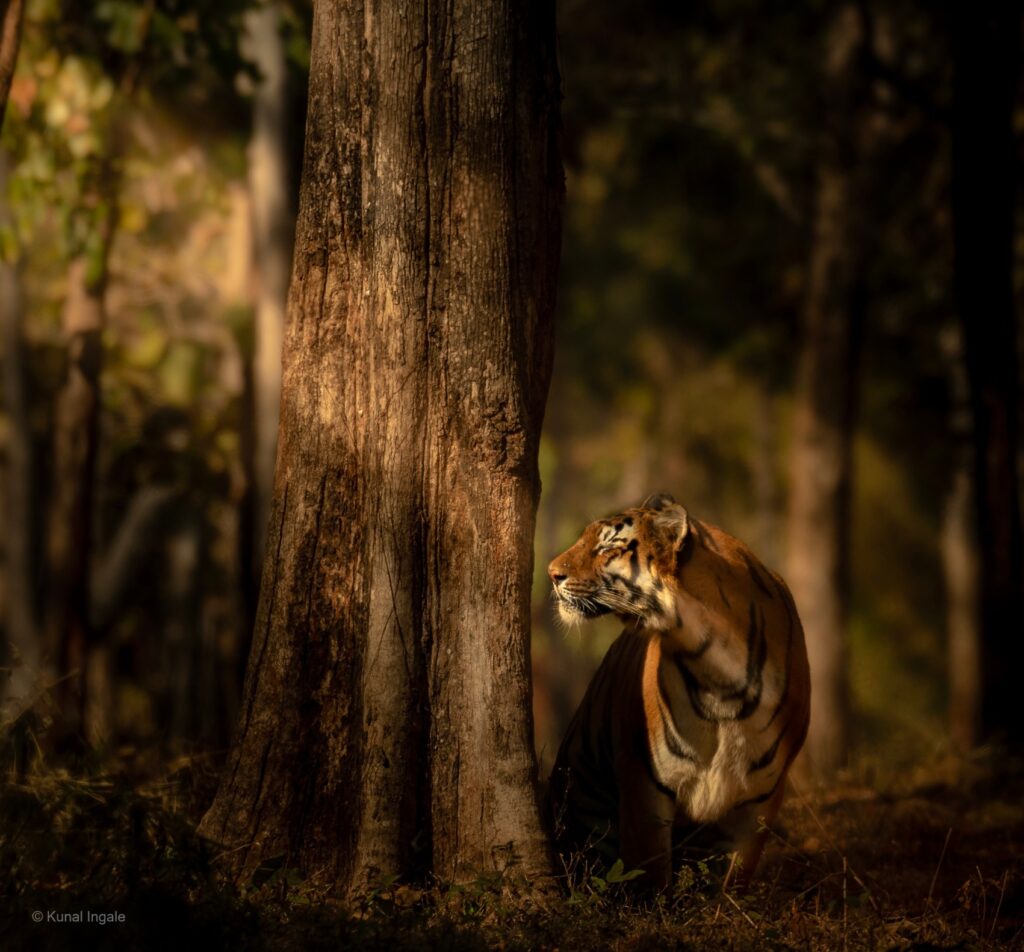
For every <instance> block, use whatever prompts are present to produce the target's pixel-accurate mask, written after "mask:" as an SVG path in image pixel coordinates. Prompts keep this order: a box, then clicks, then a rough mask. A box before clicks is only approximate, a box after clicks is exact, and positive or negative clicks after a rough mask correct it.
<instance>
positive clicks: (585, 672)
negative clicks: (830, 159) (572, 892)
mask: <svg viewBox="0 0 1024 952" xmlns="http://www.w3.org/2000/svg"><path fill="white" fill-rule="evenodd" d="M833 10H834V7H833V6H831V5H829V4H826V3H823V2H809V3H803V4H787V3H757V4H753V3H749V2H744V0H716V2H714V3H710V4H702V5H700V6H699V7H697V8H694V7H692V6H690V7H687V6H685V5H683V6H679V5H677V4H669V3H660V2H648V3H644V4H642V5H641V6H640V7H639V8H638V7H635V6H631V7H628V8H626V7H622V6H621V5H617V4H614V3H610V2H588V3H582V2H579V0H577V2H566V3H564V4H562V5H561V8H560V30H561V38H560V49H561V59H562V74H563V83H564V88H565V103H564V125H565V142H566V165H567V169H566V171H567V185H568V200H567V206H566V223H565V240H564V243H563V248H564V251H563V265H562V275H561V290H560V301H559V316H558V331H557V333H558V339H557V348H556V358H555V360H556V366H555V373H554V378H553V382H552V391H551V398H550V400H549V403H548V410H547V418H546V424H545V435H544V441H543V446H542V452H541V471H542V479H543V483H544V495H543V498H542V501H541V511H540V515H539V522H538V525H539V532H538V537H537V550H536V560H535V562H536V579H535V602H536V604H537V605H538V611H537V612H536V613H535V623H536V624H535V630H536V634H535V638H534V647H535V656H536V657H535V673H536V675H537V679H538V688H537V692H538V695H539V697H540V705H541V707H542V708H543V716H538V730H537V733H538V747H539V748H540V749H542V750H543V751H544V752H545V758H544V759H545V760H548V761H549V758H550V756H551V755H552V754H553V749H554V747H556V746H557V742H558V739H559V738H560V736H561V732H562V731H563V730H564V722H558V720H559V718H560V717H562V716H564V715H562V714H560V713H559V712H564V711H569V712H571V710H572V708H573V706H574V703H575V699H577V698H578V697H579V696H580V694H581V693H582V690H583V688H584V686H585V685H586V683H587V680H588V679H589V676H590V673H591V672H592V671H593V670H594V668H595V666H596V664H597V662H598V661H599V659H600V657H601V656H602V654H603V652H604V650H605V649H606V648H607V646H608V644H609V643H610V640H611V639H612V638H613V637H614V635H615V625H614V623H613V622H605V623H604V624H601V625H589V626H587V627H586V628H584V629H583V630H582V632H581V633H579V634H578V635H573V636H572V637H571V638H570V639H568V641H567V640H566V636H565V635H564V633H563V632H561V630H560V629H559V627H558V625H557V623H556V622H554V621H553V619H552V617H551V613H550V612H549V611H547V610H546V608H544V607H543V606H544V605H545V602H546V598H547V593H548V590H549V585H548V582H547V578H546V575H545V572H544V570H545V567H546V565H547V563H548V561H549V560H550V559H551V558H552V556H554V555H555V554H557V553H558V552H559V551H561V550H562V549H563V548H565V547H566V546H568V545H570V544H571V543H572V542H573V541H574V540H575V538H576V537H577V535H578V534H579V532H580V531H581V529H582V528H583V526H584V525H586V524H587V523H588V522H590V521H591V520H593V519H595V518H598V517H600V516H602V515H604V514H606V513H607V512H611V511H615V510H617V509H620V508H622V507H623V506H626V505H635V504H636V503H637V502H638V501H639V500H640V499H642V498H643V496H644V495H646V494H647V493H648V492H651V491H654V490H667V491H670V492H672V493H673V494H675V495H676V496H677V498H679V499H680V500H681V501H682V502H683V503H684V504H685V505H687V506H688V507H689V508H690V510H691V511H692V512H693V513H694V514H695V515H696V516H698V517H699V518H703V519H706V520H708V521H710V522H713V523H716V524H719V525H721V526H722V527H723V528H725V529H726V530H727V531H729V532H732V533H733V534H735V535H737V536H739V537H740V538H743V539H744V540H745V541H747V542H748V543H749V544H750V545H751V546H752V547H753V548H754V550H755V551H756V552H758V554H759V555H760V556H761V557H762V558H763V559H764V560H765V561H766V562H767V563H768V564H769V565H772V566H773V567H776V568H780V569H784V567H785V563H784V557H785V551H786V547H785V538H784V531H785V518H784V514H785V506H786V495H787V489H786V484H787V466H788V459H787V448H788V447H787V438H788V432H789V418H790V414H791V390H792V385H793V374H794V371H795V363H796V356H797V344H798V339H799V332H800V309H801V306H802V300H803V288H804V282H805V274H806V269H807V265H808V260H809V257H810V253H811V249H812V243H813V233H812V227H811V226H812V214H813V207H814V186H815V182H816V169H815V164H814V163H815V157H816V155H817V152H818V147H819V145H820V144H821V142H822V141H823V137H824V136H829V135H834V134H835V133H836V130H837V128H838V126H839V124H841V123H842V122H843V121H844V118H846V117H844V116H836V115H831V114H829V112H828V111H827V110H826V109H825V106H824V103H823V101H822V95H821V89H822V85H823V84H822V82H821V70H822V66H821V58H822V35H823V30H824V26H825V24H826V23H827V22H828V18H829V17H830V16H831V15H832V12H833ZM862 10H864V11H867V12H869V13H870V18H869V26H870V28H871V30H872V33H873V42H872V44H871V52H870V53H869V54H866V55H865V57H864V62H863V63H862V64H861V67H860V68H862V69H864V70H865V71H866V73H867V74H868V76H869V77H870V81H869V83H868V87H869V89H870V95H871V102H870V120H869V129H868V133H867V134H868V135H869V136H870V139H871V153H870V157H869V158H868V159H867V160H866V161H865V163H864V167H863V169H862V171H863V172H864V174H863V180H864V181H865V183H866V184H865V188H864V193H863V194H862V195H861V196H860V203H861V204H862V205H863V211H864V214H865V215H866V217H867V220H868V222H869V234H870V241H871V247H870V248H869V253H868V256H867V257H868V261H867V265H866V272H865V274H864V275H863V283H864V294H865V298H866V301H867V312H866V316H865V323H866V330H865V336H864V342H863V357H862V389H861V395H862V396H861V407H860V411H861V412H860V424H859V430H858V433H857V438H856V458H855V478H854V485H855V490H854V492H855V499H854V510H853V539H852V553H851V562H852V572H853V601H852V612H853V614H852V618H851V642H852V655H851V667H852V682H853V701H854V705H855V712H854V713H855V724H854V727H855V731H856V738H855V739H856V741H857V743H859V744H861V745H865V746H866V747H869V748H870V749H872V750H873V751H878V750H883V751H886V752H888V753H889V754H890V755H892V756H893V757H897V758H909V757H912V756H916V755H919V754H920V751H921V749H922V748H924V749H927V748H928V747H929V746H930V745H932V744H934V743H935V742H936V741H938V740H939V739H940V738H941V737H943V736H944V733H945V664H946V655H945V628H944V626H945V617H944V605H943V600H942V598H941V596H938V597H937V593H941V592H942V590H943V578H942V574H941V564H940V560H939V554H938V541H939V540H938V530H939V523H940V517H941V510H942V505H943V500H944V495H945V493H946V492H947V491H948V488H949V487H948V484H947V475H948V472H949V467H950V464H951V460H952V455H951V454H952V451H953V441H952V440H951V439H950V436H949V432H948V421H949V414H950V383H949V360H948V357H947V356H945V355H944V353H943V351H942V347H941V335H942V332H943V330H944V329H945V328H948V327H950V326H951V325H953V324H954V318H955V316H954V314H953V312H952V303H951V301H952V296H951V279H952V249H951V236H950V231H949V220H948V187H949V162H950V156H949V142H948V135H947V131H946V128H945V125H944V120H943V113H944V110H945V109H946V108H948V100H949V89H950V74H949V62H950V59H949V50H948V35H947V33H946V29H945V23H944V21H943V17H944V16H945V14H944V12H943V10H941V9H938V8H936V9H930V8H925V7H921V6H920V5H919V4H912V3H909V2H903V0H879V2H874V3H871V4H870V5H867V6H862ZM1022 119H1024V110H1022ZM566 691H568V693H569V695H570V697H565V696H557V695H560V694H562V695H564V694H565V692H566ZM894 698H898V699H899V702H898V704H893V699H894Z"/></svg>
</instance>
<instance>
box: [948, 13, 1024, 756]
mask: <svg viewBox="0 0 1024 952" xmlns="http://www.w3.org/2000/svg"><path fill="white" fill-rule="evenodd" d="M1020 26H1021V22H1020V17H1019V13H1018V12H1017V11H1015V10H1014V9H1013V8H1012V6H1007V7H1003V6H1002V5H1000V4H997V3H990V2H986V3H982V4H980V5H978V4H966V3H962V2H955V3H954V4H953V39H954V49H953V52H954V68H953V113H952V133H953V185H952V204H953V242H954V274H953V283H954V295H955V301H956V307H957V311H958V313H959V315H960V320H961V323H962V326H963V333H964V351H965V355H966V362H967V375H968V380H969V383H970V401H971V412H972V416H973V430H974V441H975V453H974V460H975V463H974V465H975V479H974V482H975V500H976V506H977V518H978V540H979V545H980V550H979V551H980V557H981V590H980V597H981V641H982V659H981V668H982V679H983V683H984V695H983V699H982V714H981V717H982V724H981V730H982V736H983V737H984V738H986V739H989V738H992V737H994V736H998V735H1003V736H1005V737H1007V738H1009V739H1011V740H1012V741H1013V742H1015V743H1018V744H1019V743H1020V742H1021V740H1022V738H1024V724H1022V721H1021V717H1020V710H1019V707H1020V687H1019V685H1018V676H1017V672H1018V670H1019V667H1020V665H1021V663H1022V661H1024V642H1022V640H1021V631H1022V630H1024V608H1022V592H1021V584H1022V582H1021V579H1022V540H1021V521H1020V516H1021V514H1020V503H1019V496H1018V492H1019V489H1018V475H1017V453H1018V421H1017V399H1018V394H1017V377H1018V372H1017V359H1018V357H1017V333H1016V325H1015V318H1014V299H1013V234H1014V231H1013V225H1014V221H1013V218H1014V201H1013V196H1014V190H1015V181H1016V180H1015V172H1016V164H1015V163H1016V153H1015V147H1014V139H1013V110H1014V103H1015V100H1016V95H1017V89H1018V78H1019V77H1018V53H1019V46H1020Z"/></svg>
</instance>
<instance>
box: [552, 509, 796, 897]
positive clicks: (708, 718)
mask: <svg viewBox="0 0 1024 952" xmlns="http://www.w3.org/2000/svg"><path fill="white" fill-rule="evenodd" d="M548 575H549V577H550V579H551V583H552V586H553V596H554V599H555V601H556V603H557V607H558V611H559V614H560V615H561V617H562V619H563V621H565V622H566V623H568V624H575V623H577V622H579V621H581V620H585V619H591V618H596V617H598V616H600V615H606V614H614V615H616V616H617V617H618V618H619V619H620V620H621V621H622V622H624V624H625V629H624V630H623V631H622V633H621V634H620V635H619V636H618V638H617V639H616V640H615V642H614V643H613V644H612V646H611V648H610V649H609V650H608V653H607V654H606V655H605V658H604V660H603V661H602V663H601V665H600V667H599V668H598V670H597V672H596V674H595V675H594V677H593V679H592V681H591V683H590V685H589V687H588V688H587V691H586V693H585V695H584V697H583V700H582V702H581V704H580V707H579V709H578V710H577V711H576V714H575V716H574V717H573V719H572V721H571V723H570V725H569V727H568V729H567V732H566V735H565V737H564V739H563V741H562V743H561V745H560V747H559V750H558V754H557V756H556V759H555V764H554V767H553V770H552V774H551V778H550V781H549V785H548V807H547V813H548V820H549V823H550V824H551V826H552V831H553V834H554V838H555V845H556V847H557V849H558V851H559V853H560V854H561V856H562V857H563V862H566V868H567V869H568V868H569V864H570V863H571V862H573V860H572V859H570V858H571V857H576V861H577V862H578V858H579V857H581V856H586V857H589V858H590V859H592V860H593V861H594V863H595V864H596V865H597V866H603V867H605V868H607V867H608V866H609V865H610V864H611V863H612V861H613V860H616V859H620V860H621V861H622V864H623V867H624V868H625V869H627V870H636V871H642V872H637V873H634V875H636V876H639V877H640V878H639V885H641V886H646V887H648V888H651V889H655V890H663V889H665V888H666V887H668V886H669V885H670V884H671V882H672V878H673V875H674V871H673V856H674V855H675V856H676V857H677V859H680V860H681V858H682V857H683V856H686V855H689V856H695V855H700V853H699V850H701V849H703V850H704V851H705V855H706V856H707V857H711V856H717V857H719V862H718V865H717V866H715V867H714V868H715V869H716V873H715V875H716V876H717V877H718V878H719V881H720V883H721V885H722V886H723V888H729V887H730V886H735V887H737V888H743V887H744V886H746V885H748V884H749V882H750V879H751V877H752V876H753V874H754V870H755V869H756V867H757V864H758V861H759V859H760V856H761V852H762V850H763V847H764V844H765V839H766V836H767V834H768V830H767V824H770V823H771V822H772V821H773V819H774V818H775V816H776V814H777V812H778V810H779V807H780V805H781V803H782V799H783V795H784V792H785V786H786V775H787V773H788V772H789V769H790V766H791V765H792V763H793V760H794V758H795V757H796V755H797V754H798V753H799V751H800V748H801V747H802V746H803V742H804V739H805V737H806V735H807V727H808V723H809V720H810V670H809V667H808V663H807V650H806V646H805V643H804V633H803V627H802V625H801V623H800V618H799V615H798V614H797V610H796V606H795V604H794V602H793V597H792V595H791V594H790V591H789V588H788V587H787V586H786V583H785V582H784V581H783V580H782V578H780V577H779V576H778V575H777V574H776V573H775V572H773V571H771V570H769V569H768V568H766V567H765V566H764V565H763V564H762V563H761V561H760V560H759V559H758V558H757V557H756V556H755V555H754V553H753V552H752V551H751V550H750V549H749V548H748V547H747V546H746V545H745V544H744V543H743V542H741V541H740V540H739V539H736V538H734V537H733V536H731V535H729V534H728V533H726V532H724V531H723V530H722V529H719V528H718V527H716V526H713V525H710V524H707V523H704V522H701V521H698V520H697V519H695V518H692V517H691V516H690V515H689V514H688V512H687V511H686V509H685V508H683V506H681V505H679V504H678V503H677V502H676V501H675V500H674V499H673V498H672V496H670V495H668V494H665V493H657V494H654V495H652V496H650V497H648V498H647V499H646V500H645V501H644V502H643V503H642V504H641V505H640V506H639V507H638V508H633V509H626V510H625V511H623V512H621V513H619V514H618V515H615V516H611V517H609V518H607V519H600V520H598V521H596V522H593V523H591V524H590V525H588V526H587V527H586V529H585V530H584V531H583V534H582V536H580V538H579V540H578V541H577V542H576V543H575V544H574V545H573V546H572V547H571V548H569V549H567V550H566V551H565V552H563V553H562V554H561V555H559V556H556V557H555V558H554V559H553V560H552V561H551V563H550V565H549V566H548ZM690 848H694V849H696V850H697V851H698V852H696V853H695V852H692V851H690ZM707 869H708V866H707V865H706V866H705V867H704V871H705V872H706V871H707Z"/></svg>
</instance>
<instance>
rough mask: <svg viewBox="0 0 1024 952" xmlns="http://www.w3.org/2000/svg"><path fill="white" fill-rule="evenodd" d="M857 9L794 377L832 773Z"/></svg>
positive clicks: (794, 564)
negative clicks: (795, 376) (800, 346)
mask: <svg viewBox="0 0 1024 952" xmlns="http://www.w3.org/2000/svg"><path fill="white" fill-rule="evenodd" d="M861 43H862V32H861V29H860V24H859V20H858V16H857V13H856V8H855V7H854V6H853V5H852V4H848V5H845V6H843V7H842V8H841V9H840V10H839V12H838V13H837V15H836V17H835V18H834V20H833V22H832V25H831V27H830V29H829V31H828V35H827V38H826V44H825V70H824V94H825V98H826V108H827V110H828V113H829V115H830V116H831V117H832V118H833V120H834V126H833V127H832V128H830V129H829V130H828V131H827V134H826V136H825V137H824V139H823V144H822V147H821V152H820V158H819V164H818V180H817V207H816V211H815V220H814V234H813V237H812V246H811V260H810V267H809V273H808V285H807V292H806V300H805V304H804V340H803V344H802V350H801V354H800V362H799V367H798V377H797V385H796V408H795V418H794V421H793V448H792V456H791V489H790V493H791V495H790V511H789V539H788V541H789V558H788V581H789V584H790V586H791V587H792V590H793V596H794V598H795V599H796V603H797V605H798V606H799V609H800V617H801V619H802V620H803V624H804V630H805V632H806V634H807V653H808V657H809V660H810V666H811V682H812V685H813V690H812V692H811V725H810V732H809V734H808V740H807V747H806V756H807V757H808V758H809V766H810V768H811V770H812V771H813V772H814V773H816V774H818V775H820V776H828V775H830V774H832V773H834V772H835V771H836V770H837V769H838V768H839V767H841V766H842V765H843V764H844V763H845V761H846V756H847V748H848V745H849V702H848V688H847V644H846V615H847V601H848V591H849V566H848V557H849V546H850V539H849V536H850V497H851V482H852V468H853V467H852V456H853V429H854V418H855V407H856V390H857V378H858V366H857V364H858V354H859V349H860V348H859V336H860V334H859V330H860V324H861V311H862V303H861V301H860V300H859V298H860V277H861V261H860V250H861V246H862V242H863V235H862V233H861V228H862V225H861V222H860V212H859V204H860V202H861V201H862V200H863V199H862V196H860V195H858V194H857V189H856V185H855V183H854V175H853V169H854V168H855V163H856V151H857V150H856V131H855V130H856V125H857V120H856V116H857V113H858V111H859V108H860V105H861V104H860V95H861V92H860V81H859V78H858V75H857V72H858V71H857V53H858V49H859V47H860V44H861Z"/></svg>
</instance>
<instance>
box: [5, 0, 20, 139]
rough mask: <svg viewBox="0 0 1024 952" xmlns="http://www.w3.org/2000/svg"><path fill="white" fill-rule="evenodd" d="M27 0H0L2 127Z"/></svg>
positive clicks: (16, 59) (16, 61) (16, 60)
mask: <svg viewBox="0 0 1024 952" xmlns="http://www.w3.org/2000/svg"><path fill="white" fill-rule="evenodd" d="M24 12H25V0H0V125H2V124H3V120H4V113H5V112H6V111H7V96H8V94H9V93H10V91H11V80H12V79H14V67H15V66H16V65H17V63H18V47H19V46H20V45H21V21H22V14H23V13H24Z"/></svg>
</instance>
